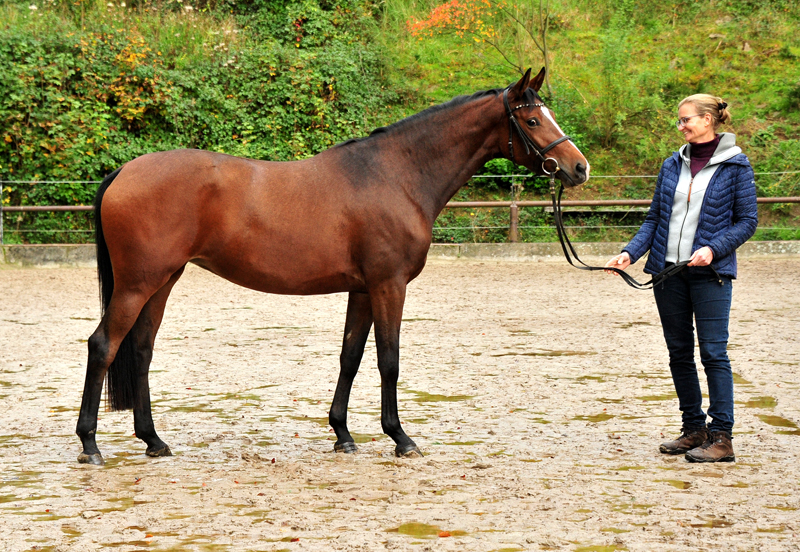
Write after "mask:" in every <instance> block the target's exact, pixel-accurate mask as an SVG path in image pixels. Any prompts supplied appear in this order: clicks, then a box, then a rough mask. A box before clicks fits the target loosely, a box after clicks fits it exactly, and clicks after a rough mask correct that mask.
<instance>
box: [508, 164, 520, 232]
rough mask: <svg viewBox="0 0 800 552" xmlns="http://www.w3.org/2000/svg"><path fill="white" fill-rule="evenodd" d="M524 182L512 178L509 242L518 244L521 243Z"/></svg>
mask: <svg viewBox="0 0 800 552" xmlns="http://www.w3.org/2000/svg"><path fill="white" fill-rule="evenodd" d="M523 182H524V179H523V181H522V182H520V181H519V180H517V178H516V177H512V178H511V205H510V206H509V211H510V212H509V215H510V218H511V220H510V221H509V224H508V241H510V242H511V243H517V242H518V241H519V206H518V205H517V201H519V196H520V194H521V193H522V186H523Z"/></svg>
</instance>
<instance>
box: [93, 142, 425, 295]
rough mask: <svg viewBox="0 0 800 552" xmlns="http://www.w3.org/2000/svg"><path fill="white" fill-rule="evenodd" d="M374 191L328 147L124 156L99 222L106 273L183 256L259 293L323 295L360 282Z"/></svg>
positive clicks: (176, 264)
mask: <svg viewBox="0 0 800 552" xmlns="http://www.w3.org/2000/svg"><path fill="white" fill-rule="evenodd" d="M382 195H383V196H387V195H388V196H391V192H386V191H378V190H365V189H364V188H363V187H361V188H357V187H354V186H353V185H352V184H351V183H350V182H349V181H348V180H347V178H346V177H344V176H343V175H342V174H341V171H340V170H339V168H338V164H337V163H336V162H335V158H334V157H333V156H330V155H325V156H318V158H312V159H308V160H304V161H296V162H266V161H256V160H251V159H243V158H238V157H233V156H230V155H225V154H219V153H214V152H207V151H201V150H174V151H167V152H158V153H152V154H147V155H144V156H142V157H139V158H137V159H134V160H133V161H131V162H129V163H128V164H126V165H125V166H124V167H123V169H122V171H120V174H119V175H118V177H117V179H116V180H115V181H114V183H113V185H112V186H111V187H109V189H108V190H107V191H106V195H105V196H104V198H103V204H102V221H103V228H104V233H105V235H106V236H107V242H108V244H109V251H110V254H111V256H112V263H114V265H115V273H117V272H118V270H117V267H120V266H122V265H125V264H130V265H131V266H130V268H135V265H136V263H141V262H142V260H143V259H146V260H147V263H149V264H153V265H157V266H159V267H163V268H162V269H161V271H162V272H163V273H167V272H170V271H172V272H174V271H175V270H178V269H179V268H180V267H181V266H183V265H184V264H186V263H187V262H189V261H191V262H194V263H196V264H198V265H200V266H203V267H205V268H207V269H209V270H211V271H212V272H215V273H217V274H219V275H220V276H222V277H224V278H226V279H228V280H231V281H233V282H235V283H237V284H240V285H243V286H246V287H250V288H253V289H258V290H261V291H268V292H275V293H292V294H311V293H331V292H337V291H351V290H359V289H363V288H364V280H365V276H364V274H363V273H362V267H361V266H359V262H358V256H359V254H360V253H361V252H362V250H363V249H364V247H365V246H366V245H365V243H364V242H365V240H367V241H369V240H370V239H373V241H374V237H372V238H370V237H369V233H370V231H371V230H372V231H378V230H379V228H378V227H373V228H367V227H366V226H368V225H374V224H375V223H376V221H380V220H385V217H381V216H377V215H378V214H379V213H380V209H381V207H380V204H381V201H379V199H380V198H381V196H382ZM384 199H385V198H384ZM383 203H385V201H384V202H383ZM393 208H394V209H396V205H395V206H394V207H393ZM367 212H369V213H368V214H366V213H367ZM384 241H385V242H388V241H390V238H389V237H387V238H386V239H385V240H384ZM423 256H424V255H423ZM423 262H424V260H423ZM120 272H121V271H120ZM156 272H158V271H156ZM139 273H140V272H139ZM170 273H171V272H170ZM134 274H136V272H134ZM159 277H161V278H163V275H161V276H159ZM153 278H154V279H156V280H157V279H158V278H156V277H155V276H154V277H153Z"/></svg>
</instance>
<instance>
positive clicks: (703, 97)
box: [678, 94, 731, 130]
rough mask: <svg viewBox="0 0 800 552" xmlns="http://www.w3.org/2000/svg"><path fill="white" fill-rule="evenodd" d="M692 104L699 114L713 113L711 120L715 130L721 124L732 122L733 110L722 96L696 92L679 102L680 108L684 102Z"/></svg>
mask: <svg viewBox="0 0 800 552" xmlns="http://www.w3.org/2000/svg"><path fill="white" fill-rule="evenodd" d="M686 103H689V104H692V105H693V106H694V107H695V109H697V114H698V115H705V114H706V113H708V114H709V115H711V121H712V122H713V123H714V130H716V129H717V127H718V126H719V125H721V124H723V123H724V124H728V123H730V122H731V112H730V110H729V109H728V104H727V103H725V102H724V101H722V98H718V97H716V96H712V95H711V94H694V95H692V96H689V97H686V98H684V99H683V100H681V103H679V104H678V109H680V108H681V106H682V105H683V104H686Z"/></svg>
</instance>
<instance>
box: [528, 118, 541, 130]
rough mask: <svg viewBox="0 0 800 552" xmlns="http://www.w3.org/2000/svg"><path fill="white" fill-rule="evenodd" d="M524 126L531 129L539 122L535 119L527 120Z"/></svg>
mask: <svg viewBox="0 0 800 552" xmlns="http://www.w3.org/2000/svg"><path fill="white" fill-rule="evenodd" d="M525 124H527V125H528V126H529V127H530V128H533V127H535V126H536V125H538V124H539V121H537V120H536V118H535V117H534V118H532V119H528V120H527V121H525Z"/></svg>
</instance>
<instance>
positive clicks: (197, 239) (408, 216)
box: [76, 69, 589, 465]
mask: <svg viewBox="0 0 800 552" xmlns="http://www.w3.org/2000/svg"><path fill="white" fill-rule="evenodd" d="M544 76H545V70H544V69H542V70H541V71H540V72H539V74H538V75H537V76H536V77H534V78H531V71H530V69H528V71H527V72H526V73H525V75H524V76H523V77H522V78H521V79H520V80H519V81H518V82H516V83H515V84H512V85H510V86H509V87H508V88H505V89H495V90H486V91H482V92H477V93H475V94H473V95H471V96H461V97H457V98H455V99H453V100H451V101H449V102H447V103H444V104H441V105H438V106H434V107H431V108H429V109H427V110H425V111H423V112H421V113H418V114H416V115H413V116H411V117H408V118H406V119H403V120H401V121H399V122H397V123H395V124H393V125H391V126H388V127H385V128H379V129H377V130H375V131H374V132H372V133H371V134H370V135H369V136H367V137H365V138H360V139H354V140H349V141H346V142H343V143H341V144H339V145H336V146H334V147H332V148H330V149H328V150H326V151H323V152H322V153H320V154H318V155H316V156H315V157H311V158H309V159H304V160H301V161H290V162H268V161H257V160H252V159H242V158H237V157H233V156H230V155H224V154H220V153H212V152H207V151H200V150H175V151H164V152H158V153H149V154H146V155H143V156H141V157H138V158H136V159H134V160H132V161H130V162H128V163H126V164H125V165H123V166H122V167H121V168H119V169H117V170H116V171H114V172H113V173H112V174H110V175H109V176H107V177H106V178H105V180H103V182H102V184H101V185H100V187H99V189H98V191H97V196H96V199H95V222H96V238H97V265H98V278H99V280H100V290H101V298H102V307H103V316H102V319H101V321H100V324H99V326H98V327H97V330H95V332H94V333H93V334H92V335H91V337H90V338H89V340H88V348H89V357H88V364H87V368H86V381H85V385H84V389H83V399H82V401H81V409H80V414H79V417H78V424H77V429H76V433H77V435H78V436H79V437H80V439H81V442H82V444H83V451H82V452H81V454H80V456H79V457H78V461H79V462H81V463H89V464H98V465H99V464H103V457H102V455H101V453H100V450H99V449H98V447H97V443H96V440H95V433H96V430H97V413H98V408H99V405H100V400H101V394H102V389H103V381H104V378H105V377H106V375H107V376H108V400H109V404H110V407H111V409H113V410H125V409H133V423H134V429H135V431H136V437H138V438H139V439H141V440H143V441H144V442H145V443H146V444H147V451H146V453H147V455H148V456H169V455H171V452H170V448H169V446H168V445H167V444H166V443H164V442H163V441H162V440H161V439H160V438H159V437H158V435H157V434H156V430H155V427H154V424H153V418H152V413H151V407H150V390H149V383H148V371H149V366H150V360H151V358H152V355H153V344H154V341H155V337H156V332H157V331H158V328H159V325H160V324H161V320H162V317H163V314H164V307H165V305H166V302H167V297H168V296H169V294H170V291H171V290H172V287H173V286H174V285H175V283H176V282H177V281H178V279H179V278H180V277H181V274H182V273H183V271H184V269H185V268H186V264H187V263H190V262H191V263H194V264H196V265H199V266H201V267H203V268H205V269H207V270H209V271H211V272H213V273H214V274H217V275H218V276H221V277H222V278H225V279H227V280H229V281H231V282H233V283H235V284H239V285H241V286H244V287H247V288H251V289H254V290H258V291H263V292H266V293H279V294H293V295H314V294H322V293H341V292H347V293H348V294H349V297H348V303H347V315H346V320H345V325H344V340H343V344H342V350H341V355H340V359H339V360H340V374H339V380H338V383H337V385H336V391H335V392H334V396H333V402H332V404H331V409H330V413H329V421H330V425H331V426H332V427H333V430H334V431H335V432H336V437H337V441H336V443H335V445H334V450H336V451H337V452H344V453H351V452H356V451H357V447H356V445H355V443H354V441H353V438H352V437H351V435H350V432H349V431H348V428H347V404H348V401H349V398H350V390H351V387H352V383H353V379H354V378H355V376H356V373H357V372H358V368H359V365H360V363H361V357H362V356H363V352H364V345H365V343H366V341H367V336H368V335H369V332H370V329H371V328H372V326H373V325H374V326H375V342H376V347H377V356H378V370H379V372H380V377H381V426H382V429H383V431H384V432H385V433H386V434H387V435H389V436H390V437H391V438H392V439H393V440H394V441H395V443H396V447H395V454H396V455H397V456H407V457H414V456H421V455H422V453H421V452H420V451H419V448H417V445H416V444H415V443H414V441H412V440H411V438H409V437H408V435H406V433H405V432H404V431H403V428H402V427H401V425H400V419H399V417H398V412H397V380H398V374H399V337H400V322H401V319H402V312H403V303H404V301H405V294H406V286H407V285H408V283H409V282H410V281H411V280H413V279H414V278H415V277H416V276H417V275H418V274H419V273H420V272H421V271H422V268H423V267H424V266H425V260H426V256H427V252H428V249H429V247H430V245H431V239H432V229H433V224H434V220H436V217H437V215H438V214H439V212H440V211H441V210H442V209H443V208H444V206H445V204H446V203H447V202H448V200H449V199H450V198H452V197H453V195H454V194H455V193H456V192H457V191H458V189H459V188H461V186H462V185H464V184H465V183H466V182H467V181H468V180H469V179H470V177H472V175H474V174H475V172H476V171H478V169H480V168H481V167H482V166H483V165H484V163H486V162H487V161H489V160H490V159H494V158H499V157H505V158H507V159H512V160H513V161H515V162H517V163H519V164H521V165H524V166H525V167H527V168H528V169H530V170H531V171H534V172H535V173H537V174H545V173H547V174H550V173H553V172H555V173H556V175H557V176H558V177H559V178H560V179H561V180H562V182H563V183H564V185H565V186H575V185H578V184H581V183H583V182H585V181H586V180H587V178H588V176H589V164H588V163H587V161H586V158H585V157H584V156H583V155H582V154H581V152H580V151H579V150H578V148H577V147H576V146H575V145H574V144H573V143H572V142H571V141H570V140H569V137H568V136H565V135H564V133H563V132H562V131H561V129H560V128H559V126H558V124H557V123H556V121H555V119H554V117H553V115H552V113H551V112H550V111H549V110H548V109H547V108H546V107H545V106H544V104H543V102H542V100H541V98H540V97H539V95H538V91H539V88H540V87H541V85H542V82H543V80H544ZM515 146H516V149H515ZM515 151H516V152H517V153H516V154H515ZM523 152H524V153H523ZM545 155H546V157H545Z"/></svg>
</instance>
